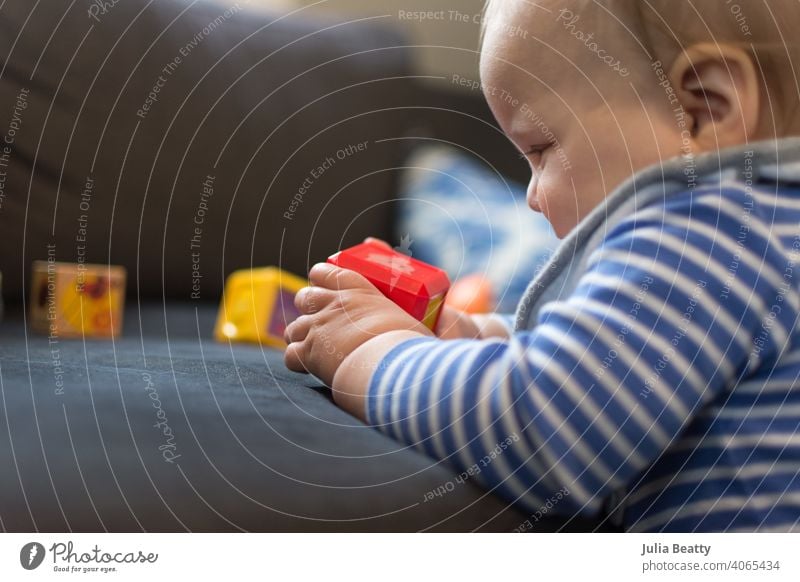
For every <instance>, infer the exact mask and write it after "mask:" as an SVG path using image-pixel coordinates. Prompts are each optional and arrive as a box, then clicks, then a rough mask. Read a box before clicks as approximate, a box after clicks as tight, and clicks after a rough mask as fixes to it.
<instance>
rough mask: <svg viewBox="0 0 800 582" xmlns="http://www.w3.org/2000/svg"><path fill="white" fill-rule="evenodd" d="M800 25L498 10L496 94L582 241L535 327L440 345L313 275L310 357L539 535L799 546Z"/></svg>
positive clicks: (681, 8)
mask: <svg viewBox="0 0 800 582" xmlns="http://www.w3.org/2000/svg"><path fill="white" fill-rule="evenodd" d="M798 22H800V3H798V2H797V1H796V0H783V1H781V0H777V1H771V2H769V3H766V2H765V3H759V4H755V3H747V4H745V3H742V5H741V6H740V5H736V4H732V3H731V2H730V1H729V0H706V1H703V2H675V1H674V0H649V1H648V2H640V1H639V0H606V1H590V0H570V1H566V2H564V1H561V2H554V1H548V0H540V1H538V2H536V3H534V2H530V1H526V0H497V1H491V2H489V5H488V6H487V9H486V18H485V31H484V38H483V47H482V52H481V63H480V66H481V77H482V83H483V89H484V93H485V95H486V98H487V100H488V102H489V104H490V106H491V108H492V111H493V112H494V114H495V116H496V118H497V121H498V123H499V124H500V126H501V127H502V129H503V130H504V132H505V133H506V134H507V135H508V137H509V138H510V140H511V141H512V142H513V143H514V145H515V146H516V147H517V148H518V149H519V151H520V152H521V153H522V154H523V155H524V156H525V157H526V159H527V160H528V162H529V164H530V167H531V171H532V179H531V182H530V185H529V186H528V193H527V199H528V204H529V205H530V207H531V208H532V209H533V210H534V211H536V212H542V213H544V215H545V216H546V217H547V218H548V220H549V221H550V222H551V224H552V225H553V228H554V229H555V231H556V233H557V234H558V235H559V236H560V237H563V238H564V240H563V242H562V245H561V247H560V248H559V249H558V250H557V251H556V253H555V256H554V257H553V259H552V260H551V262H550V264H549V265H548V266H547V268H546V269H544V270H543V272H542V273H541V274H540V275H539V276H538V277H537V278H536V279H535V280H534V281H533V282H532V284H531V286H530V287H529V289H528V292H527V294H526V296H525V297H524V298H523V300H522V302H521V303H520V305H519V308H518V311H517V313H516V317H510V316H503V315H492V316H486V317H480V318H478V317H475V318H473V317H469V316H467V315H464V314H461V313H457V312H454V311H452V310H448V311H446V312H445V313H444V314H443V316H442V318H441V321H440V323H439V326H438V328H437V330H436V331H437V333H436V335H433V334H432V333H431V332H430V331H428V330H427V329H426V328H425V327H424V326H422V325H421V324H420V323H419V322H417V321H416V320H414V319H412V318H411V317H410V316H409V315H407V314H406V313H405V312H404V311H402V310H401V309H400V308H398V307H396V306H395V305H394V304H393V303H391V302H390V301H389V300H387V299H386V298H384V297H383V296H382V295H381V294H380V293H379V292H378V291H377V290H376V289H375V288H374V287H373V286H372V285H370V284H369V283H368V282H367V281H366V280H365V279H364V278H363V277H361V276H360V275H358V274H356V273H354V272H350V271H346V270H342V269H339V268H335V267H333V266H331V265H327V264H320V265H316V266H314V267H313V268H312V269H311V272H310V274H309V277H310V280H311V282H312V283H313V286H312V287H308V288H306V289H304V290H303V291H301V292H300V293H299V294H298V296H297V307H298V309H299V310H300V311H301V312H302V313H303V314H304V315H303V316H301V317H300V318H299V319H297V320H296V321H295V322H294V323H293V324H292V325H291V326H289V328H288V329H287V332H286V339H287V342H289V347H288V349H287V350H286V356H285V360H286V364H287V366H288V367H289V368H291V369H293V370H297V371H308V372H310V373H313V374H315V375H316V376H318V377H319V378H320V379H322V380H323V381H324V382H326V383H328V385H330V386H331V387H332V388H333V391H334V397H335V400H336V402H337V403H338V404H339V405H340V406H342V407H343V408H344V409H346V410H348V411H349V412H351V413H352V414H354V415H355V416H357V417H359V418H361V419H363V420H365V421H366V422H367V423H370V424H373V425H375V426H377V427H378V428H379V429H380V430H383V431H384V432H386V433H387V434H389V435H391V436H393V437H394V438H396V439H398V440H401V441H404V442H406V443H409V444H413V445H415V446H416V447H418V448H419V449H421V450H422V451H424V452H425V453H427V454H429V455H431V456H433V457H435V458H438V459H443V460H446V461H447V462H449V463H450V464H452V465H454V466H455V467H456V468H457V470H458V471H459V472H461V471H466V472H467V473H468V474H469V475H474V478H475V479H476V480H478V481H480V482H481V483H482V485H483V486H484V487H486V488H487V489H489V490H492V491H494V492H495V493H497V494H499V495H502V496H504V497H505V498H506V499H507V500H509V501H510V502H513V503H515V504H516V505H517V506H518V507H521V508H523V509H524V510H525V511H527V512H528V513H529V514H531V515H532V516H534V517H533V520H534V521H535V520H536V519H537V518H536V516H538V515H541V514H542V511H543V509H542V508H547V510H548V511H549V512H550V513H560V514H562V515H565V516H579V515H580V516H590V517H593V518H595V519H597V520H598V521H602V522H605V523H609V524H614V525H616V526H617V527H622V528H624V529H626V530H630V531H733V530H744V531H754V530H760V531H767V530H769V531H772V530H775V531H787V530H800V432H798V431H799V430H800V389H797V388H795V386H796V385H800V384H798V382H799V381H798V377H799V376H800V333H799V332H798V331H797V318H798V315H800V292H799V289H800V272H798V259H800V140H798V139H793V138H792V137H791V136H793V135H800V110H799V108H800V106H799V105H798V103H800V99H798V94H800V79H798V76H797V71H798V70H800V67H796V66H793V64H795V63H796V64H800V59H797V57H798V56H800V51H799V50H798V47H797V45H796V44H793V43H794V38H795V37H794V34H795V31H794V30H793V29H792V28H793V26H794V25H795V24H796V23H798ZM521 32H524V33H521ZM793 61H794V62H795V63H793ZM550 508H552V509H550Z"/></svg>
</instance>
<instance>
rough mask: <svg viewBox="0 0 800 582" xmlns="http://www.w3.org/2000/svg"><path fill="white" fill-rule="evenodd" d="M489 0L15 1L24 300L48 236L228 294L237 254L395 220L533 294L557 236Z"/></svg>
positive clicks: (325, 240) (167, 285) (383, 234)
mask: <svg viewBox="0 0 800 582" xmlns="http://www.w3.org/2000/svg"><path fill="white" fill-rule="evenodd" d="M482 8H483V3H482V1H480V0H460V1H459V2H453V1H452V0H450V1H447V0H435V1H428V2H422V1H417V0H415V1H400V0H380V1H373V2H369V3H367V2H359V1H356V0H322V1H317V2H312V1H310V0H250V1H247V0H240V1H239V2H230V1H228V0H193V1H190V0H160V1H157V2H147V1H145V0H126V1H125V2H99V1H94V0H85V1H82V2H77V3H75V2H73V3H71V4H70V3H66V2H63V3H55V4H52V5H48V8H47V9H45V8H44V7H43V6H40V5H39V4H33V5H32V4H31V3H29V2H27V1H23V0H10V1H8V2H6V3H4V4H3V6H2V8H0V26H1V27H2V32H3V34H2V35H0V54H2V55H5V59H4V64H3V69H2V75H1V76H0V131H4V132H6V133H8V131H11V130H13V133H14V139H13V143H12V144H11V145H10V148H11V150H12V151H11V152H10V154H9V157H8V160H7V163H6V164H5V166H4V169H5V176H4V177H5V181H4V197H3V198H2V200H1V201H0V226H1V227H2V229H3V236H4V244H3V247H2V249H1V250H0V271H2V274H3V278H4V296H5V298H6V300H7V301H9V302H11V303H15V302H19V301H21V300H22V298H23V297H24V296H25V295H26V293H27V289H28V287H27V286H26V285H28V281H29V279H30V264H31V262H32V261H33V260H36V259H42V258H44V257H46V256H47V253H48V252H50V253H54V254H55V257H56V259H57V260H59V261H68V262H74V261H76V260H78V258H79V257H80V258H81V259H82V260H85V261H87V262H91V263H100V264H118V265H122V266H125V267H126V268H127V269H128V273H129V277H128V293H129V297H135V298H136V299H137V300H142V301H146V300H150V299H157V300H160V299H162V298H165V299H174V300H177V301H188V300H193V301H201V302H208V303H216V302H217V301H218V300H219V297H220V294H221V290H222V286H223V284H224V281H225V278H226V276H227V275H228V274H229V273H230V272H231V271H233V270H235V269H239V268H247V267H254V266H265V265H276V266H281V267H283V268H285V269H287V270H290V271H292V272H295V273H298V274H301V275H303V274H305V272H306V271H307V269H308V267H309V266H310V265H311V264H313V263H314V262H317V261H320V260H324V259H325V258H326V257H327V256H329V255H330V254H332V253H333V252H335V251H337V250H339V249H340V248H343V247H346V246H349V245H352V244H355V243H357V242H360V241H361V240H362V239H363V238H364V237H366V236H377V237H380V238H384V239H386V240H388V241H389V242H391V243H392V244H393V245H399V244H400V243H401V241H402V240H408V241H410V242H409V245H410V246H409V247H408V249H407V250H408V251H409V252H411V254H412V255H414V256H416V257H417V258H421V259H423V260H426V261H429V262H432V263H435V264H437V265H439V266H441V267H443V268H445V269H446V270H447V271H448V272H449V273H450V275H451V277H452V278H459V277H462V276H465V275H470V274H474V273H479V274H484V275H485V276H486V277H488V278H489V279H490V280H491V283H492V285H493V287H494V291H495V293H496V296H497V300H496V305H497V308H498V309H501V310H504V311H513V309H514V307H515V304H516V301H517V300H518V298H519V296H520V295H521V293H522V291H523V289H524V287H525V285H526V284H527V282H528V281H530V279H531V278H532V276H533V274H534V272H535V270H536V269H537V268H538V266H540V265H541V263H542V262H543V260H544V258H545V257H546V256H547V254H548V253H549V251H550V250H551V247H552V244H553V243H552V239H551V238H550V233H549V227H548V226H547V225H546V224H544V223H543V221H542V220H541V219H540V218H539V217H536V216H534V215H533V214H532V213H531V212H530V211H529V210H528V209H527V208H526V206H525V202H524V194H523V192H522V189H523V188H522V186H521V184H524V183H525V181H526V180H527V178H528V175H527V168H526V165H525V163H524V162H523V161H521V160H520V159H519V157H518V156H517V154H516V152H515V151H514V150H513V148H512V147H511V146H510V145H509V143H508V142H507V140H506V139H505V137H504V136H503V135H502V134H501V132H500V131H499V130H498V128H497V126H496V124H495V122H494V120H493V118H492V116H491V114H490V112H489V110H488V108H487V107H486V104H485V102H484V99H483V96H482V94H481V91H480V88H479V78H478V53H477V50H478V37H479V30H480V21H481V16H482ZM20 97H23V99H22V101H23V102H24V108H23V109H20V107H19V104H20V102H21V101H20ZM359 144H361V145H359ZM353 148H355V149H353ZM206 183H210V184H211V185H212V186H211V187H210V193H206V192H204V187H205V186H204V184H206ZM198 287H199V290H198Z"/></svg>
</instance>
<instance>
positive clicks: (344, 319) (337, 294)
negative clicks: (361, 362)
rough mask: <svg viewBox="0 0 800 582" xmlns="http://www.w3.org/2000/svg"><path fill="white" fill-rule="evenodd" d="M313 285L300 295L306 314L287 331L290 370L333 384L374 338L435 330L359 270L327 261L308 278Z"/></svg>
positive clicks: (299, 303) (300, 307)
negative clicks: (338, 373)
mask: <svg viewBox="0 0 800 582" xmlns="http://www.w3.org/2000/svg"><path fill="white" fill-rule="evenodd" d="M308 277H309V280H310V281H311V284H312V285H313V286H312V287H305V288H304V289H301V290H300V292H299V293H297V295H296V297H295V306H296V307H297V309H298V310H299V311H300V313H301V314H302V315H301V316H300V317H298V318H297V319H296V320H295V321H294V322H292V323H291V324H290V325H289V326H288V327H287V328H286V334H285V339H286V343H287V344H289V345H288V347H287V348H286V353H285V354H284V361H285V363H286V367H288V368H289V369H290V370H294V371H295V372H310V373H311V374H314V375H315V376H316V377H317V378H319V379H320V380H322V381H323V382H325V383H326V384H327V385H328V386H330V385H331V384H332V382H333V376H334V374H335V373H336V370H337V369H338V368H339V365H340V364H341V363H342V361H343V360H344V359H345V358H346V357H347V356H348V355H350V353H351V352H352V351H353V350H355V349H356V348H357V347H359V346H360V345H361V344H363V343H364V342H366V341H367V340H370V339H372V338H373V337H375V336H377V335H380V334H382V333H386V332H389V331H397V330H411V331H415V332H418V333H422V334H424V335H428V336H432V335H433V334H432V333H431V331H430V330H429V329H428V328H427V327H425V326H424V325H423V324H422V323H421V322H419V321H417V320H416V319H414V318H413V317H411V316H410V315H409V314H408V313H406V312H405V311H403V310H402V309H401V308H400V307H398V306H397V305H395V304H394V303H393V302H391V301H390V300H389V299H387V298H386V297H384V296H383V294H382V293H381V292H380V291H378V290H377V289H376V288H375V286H374V285H372V283H370V282H369V281H367V279H366V278H364V277H363V276H362V275H360V274H358V273H356V272H355V271H349V270H347V269H341V268H339V267H336V266H334V265H330V264H327V263H319V264H317V265H314V267H313V268H312V269H311V271H310V272H309V274H308Z"/></svg>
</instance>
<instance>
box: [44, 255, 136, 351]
mask: <svg viewBox="0 0 800 582" xmlns="http://www.w3.org/2000/svg"><path fill="white" fill-rule="evenodd" d="M125 278H126V272H125V268H124V267H119V266H115V265H90V264H86V263H60V262H57V261H52V260H47V261H34V262H33V273H32V280H31V301H30V320H31V327H32V329H33V330H34V331H37V332H41V333H46V334H48V335H50V336H51V337H63V338H69V337H102V338H110V337H116V336H118V335H119V334H120V333H122V314H123V310H124V307H125Z"/></svg>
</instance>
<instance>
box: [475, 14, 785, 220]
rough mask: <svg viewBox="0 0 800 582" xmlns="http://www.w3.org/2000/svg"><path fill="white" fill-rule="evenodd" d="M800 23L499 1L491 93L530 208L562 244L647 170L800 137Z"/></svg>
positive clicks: (487, 45) (486, 42) (485, 59)
mask: <svg viewBox="0 0 800 582" xmlns="http://www.w3.org/2000/svg"><path fill="white" fill-rule="evenodd" d="M797 23H800V2H798V0H770V2H769V3H767V2H763V3H758V4H756V3H750V2H741V3H738V4H737V3H736V0H702V1H697V2H694V1H689V0H687V1H679V2H677V1H675V0H568V1H566V2H565V1H563V0H560V1H558V2H555V1H553V0H535V1H534V0H489V3H488V5H487V9H486V19H485V30H484V38H483V49H482V52H481V78H482V82H483V87H484V93H485V94H486V98H487V100H488V101H489V105H490V106H491V108H492V110H493V112H494V113H495V116H496V117H497V120H498V122H499V123H500V125H501V127H502V128H503V130H504V131H505V132H506V134H507V135H508V136H509V138H510V139H511V140H512V141H513V143H514V144H515V145H516V146H517V148H518V149H519V150H520V151H521V152H523V153H525V154H526V158H527V159H528V161H529V163H530V165H531V168H532V173H533V177H532V179H531V183H530V186H529V188H528V202H529V204H530V205H531V207H532V208H533V209H534V210H541V211H542V212H543V213H544V214H545V215H546V216H547V218H548V219H549V220H550V222H551V223H552V225H553V227H554V229H555V231H556V233H557V234H558V235H559V236H563V235H565V234H566V233H567V232H569V231H570V230H571V229H572V228H573V227H574V226H575V225H576V224H577V223H578V222H579V221H580V220H581V219H582V218H583V217H584V216H586V215H587V214H588V213H589V212H590V211H591V210H592V209H593V208H595V207H596V206H597V205H598V204H599V203H600V202H601V201H602V200H603V199H604V198H605V196H606V195H607V194H608V193H609V192H610V191H611V190H612V189H613V188H614V187H615V186H617V185H619V184H620V183H621V182H622V181H624V180H625V179H626V178H628V177H630V176H631V175H632V174H634V173H635V172H636V171H638V170H641V169H643V168H644V167H646V166H648V165H651V164H655V163H658V162H660V161H662V160H666V159H669V158H673V157H675V156H679V155H684V156H689V155H696V154H699V153H702V152H707V151H714V150H719V149H722V148H726V147H730V146H735V145H739V144H744V143H748V142H753V141H758V140H762V139H775V138H779V137H785V136H789V135H798V134H800V107H799V106H798V101H800V99H799V98H800V47H799V46H798V45H797V44H795V40H794V39H795V35H796V34H797V33H796V31H795V30H793V29H794V28H795V27H796V24H797ZM793 65H797V66H796V67H793Z"/></svg>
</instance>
